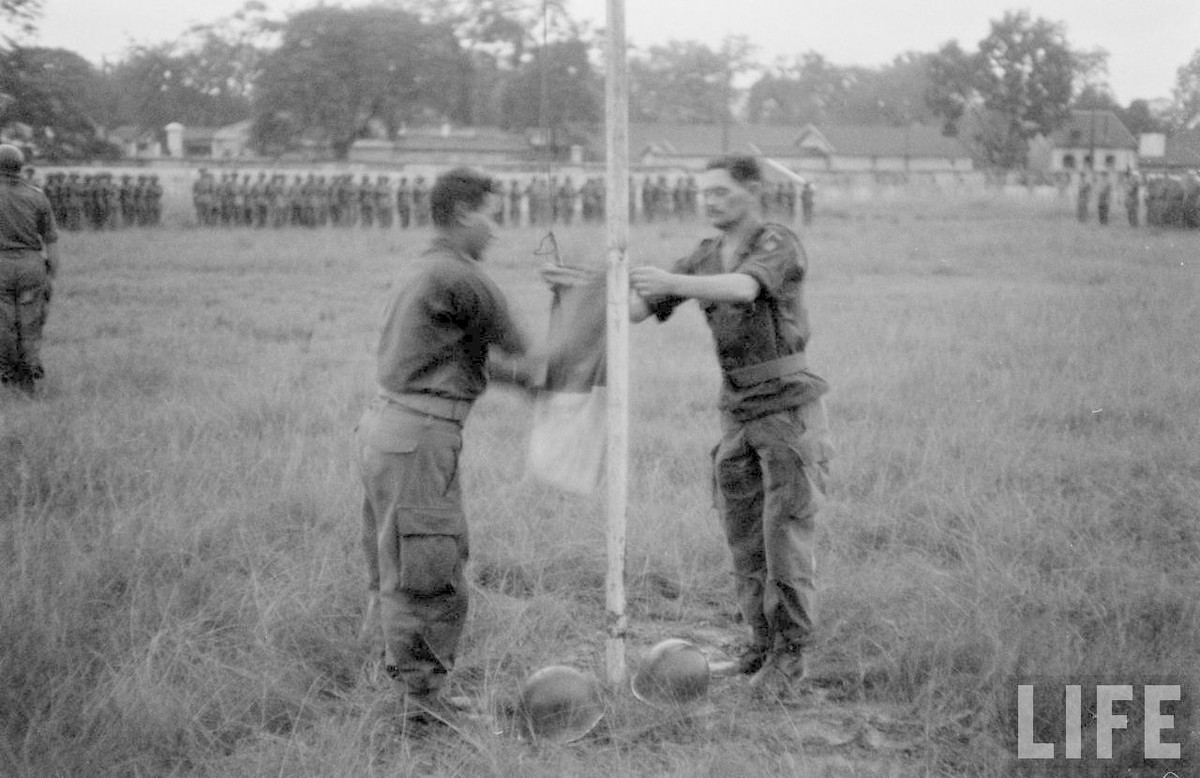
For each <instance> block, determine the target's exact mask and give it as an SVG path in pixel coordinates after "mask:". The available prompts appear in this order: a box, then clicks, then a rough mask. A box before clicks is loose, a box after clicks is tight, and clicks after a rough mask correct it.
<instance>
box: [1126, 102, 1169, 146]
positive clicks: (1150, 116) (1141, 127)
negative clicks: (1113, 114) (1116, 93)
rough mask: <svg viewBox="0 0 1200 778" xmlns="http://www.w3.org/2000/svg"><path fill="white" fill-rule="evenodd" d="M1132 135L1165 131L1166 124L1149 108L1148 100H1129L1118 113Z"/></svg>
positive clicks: (1166, 128)
mask: <svg viewBox="0 0 1200 778" xmlns="http://www.w3.org/2000/svg"><path fill="white" fill-rule="evenodd" d="M1118 115H1119V116H1120V117H1121V121H1122V122H1123V123H1124V124H1125V127H1126V128H1128V130H1129V131H1130V132H1132V133H1133V134H1134V137H1137V136H1138V135H1142V134H1143V133H1148V132H1166V131H1167V130H1168V124H1167V123H1166V122H1164V121H1163V120H1162V119H1161V118H1160V117H1158V116H1156V115H1155V114H1154V112H1153V111H1152V110H1150V101H1149V100H1144V99H1137V100H1131V101H1130V103H1129V106H1128V107H1127V108H1125V109H1124V110H1123V111H1121V112H1120V113H1119V114H1118Z"/></svg>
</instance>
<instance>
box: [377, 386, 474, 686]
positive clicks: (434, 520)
mask: <svg viewBox="0 0 1200 778" xmlns="http://www.w3.org/2000/svg"><path fill="white" fill-rule="evenodd" d="M463 416H465V413H464V414H463ZM356 437H357V443H358V452H359V471H360V474H361V477H362V482H363V487H364V490H365V496H364V499H363V504H362V518H363V527H362V529H363V536H362V543H363V550H364V552H365V555H366V560H367V573H368V595H369V599H368V604H367V613H366V615H365V618H364V620H363V626H362V631H361V632H360V639H361V640H362V641H363V642H364V643H365V644H366V646H367V648H368V650H370V651H372V653H373V654H374V656H378V654H379V651H380V649H382V651H383V653H384V661H385V663H386V666H387V668H388V672H389V673H391V674H392V675H393V676H394V677H395V678H397V679H398V680H399V681H401V682H402V683H403V685H404V686H405V688H406V690H407V691H408V692H409V693H411V694H417V695H423V694H430V693H434V692H436V691H437V690H438V689H439V688H441V686H442V685H443V683H444V682H445V680H446V675H447V674H448V673H449V671H450V669H451V668H452V667H453V665H454V657H455V651H456V649H457V646H458V641H459V638H460V636H461V635H462V630H463V627H464V625H465V624H466V617H467V604H468V602H467V582H466V578H465V576H464V572H463V570H464V566H465V564H466V561H467V553H468V543H467V523H466V517H465V516H464V514H463V509H462V494H461V490H460V487H459V479H458V458H459V452H460V451H461V449H462V421H461V419H460V420H458V421H455V420H451V419H443V418H436V417H433V416H429V415H426V414H422V413H417V412H414V411H411V410H408V409H406V408H404V407H403V406H401V405H399V404H397V403H396V402H394V401H389V400H387V399H384V398H379V399H376V400H375V401H374V402H373V403H372V404H371V406H370V407H369V408H368V409H367V410H366V412H365V413H364V414H363V416H362V419H361V420H360V422H359V426H358V430H357V435H356Z"/></svg>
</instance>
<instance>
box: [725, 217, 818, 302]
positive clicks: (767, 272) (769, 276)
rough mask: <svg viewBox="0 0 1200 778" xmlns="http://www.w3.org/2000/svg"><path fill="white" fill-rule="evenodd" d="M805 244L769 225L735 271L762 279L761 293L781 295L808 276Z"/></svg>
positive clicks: (759, 283)
mask: <svg viewBox="0 0 1200 778" xmlns="http://www.w3.org/2000/svg"><path fill="white" fill-rule="evenodd" d="M807 262H808V260H807V257H806V256H805V254H804V247H803V246H801V245H800V242H799V241H798V240H796V238H795V237H794V236H793V235H791V234H790V233H789V232H788V231H786V230H783V229H777V228H774V227H768V228H767V229H765V230H763V232H762V234H760V235H759V236H758V238H757V239H756V240H755V243H754V247H753V249H752V251H751V253H750V254H749V256H747V257H746V259H745V260H744V261H743V262H742V263H741V265H739V266H738V268H737V270H736V271H735V272H738V273H745V274H746V275H748V276H750V277H751V278H753V279H754V280H755V281H757V282H758V285H759V294H760V295H761V296H764V297H771V298H776V299H778V298H781V297H783V296H785V295H786V294H788V290H789V289H790V288H791V287H792V286H793V285H795V284H796V283H799V282H800V281H801V280H802V279H803V278H804V269H805V266H806V265H807Z"/></svg>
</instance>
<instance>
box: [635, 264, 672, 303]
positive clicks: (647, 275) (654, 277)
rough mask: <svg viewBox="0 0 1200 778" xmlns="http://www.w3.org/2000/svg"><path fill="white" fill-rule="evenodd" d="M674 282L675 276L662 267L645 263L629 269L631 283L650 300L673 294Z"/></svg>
mask: <svg viewBox="0 0 1200 778" xmlns="http://www.w3.org/2000/svg"><path fill="white" fill-rule="evenodd" d="M673 282H674V276H672V275H671V274H670V273H668V272H667V271H665V270H663V269H662V268H657V267H651V266H649V265H643V266H641V267H635V268H633V269H632V270H630V271H629V285H630V286H631V287H633V290H634V291H635V292H637V293H638V294H639V295H641V296H642V297H644V298H646V299H648V300H652V299H654V298H657V297H667V296H668V295H671V294H673V293H674V284H673Z"/></svg>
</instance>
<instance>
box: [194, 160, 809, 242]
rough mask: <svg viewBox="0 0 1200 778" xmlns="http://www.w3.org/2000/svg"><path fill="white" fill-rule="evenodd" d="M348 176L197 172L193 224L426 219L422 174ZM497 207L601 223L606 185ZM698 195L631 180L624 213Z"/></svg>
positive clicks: (651, 210)
mask: <svg viewBox="0 0 1200 778" xmlns="http://www.w3.org/2000/svg"><path fill="white" fill-rule="evenodd" d="M355 179H356V177H355V176H354V175H353V174H348V173H347V174H338V175H334V176H330V177H326V176H324V175H318V174H315V173H310V174H308V175H307V176H304V175H294V176H292V177H291V179H290V180H289V178H288V176H287V175H285V174H282V173H274V174H271V175H270V176H269V177H268V174H267V173H265V172H260V173H258V174H257V177H256V176H254V175H253V174H239V173H237V172H229V173H223V174H220V177H219V178H218V177H217V176H216V175H214V174H212V173H209V172H208V171H206V170H201V171H200V176H199V178H198V179H197V180H196V181H195V182H194V184H193V186H192V202H193V207H194V208H195V213H196V221H197V222H198V223H199V224H201V225H203V226H225V227H239V226H242V227H267V226H270V227H277V228H278V227H285V226H297V227H323V226H327V225H332V226H338V227H352V226H362V227H374V226H379V227H382V228H391V227H392V226H393V224H397V223H398V225H399V226H400V228H401V229H407V228H409V227H424V226H427V225H428V224H429V223H430V213H429V187H428V185H427V184H426V182H425V179H424V177H422V176H416V177H415V178H414V179H413V180H412V182H411V183H410V182H409V179H408V178H407V177H401V178H399V180H398V182H397V184H396V185H395V186H393V185H392V183H391V180H390V177H389V176H386V175H379V176H376V177H374V178H372V177H371V176H369V175H363V176H361V178H359V179H358V180H355ZM502 189H503V197H502V198H501V199H502V201H503V207H502V208H501V209H500V211H499V212H498V213H497V214H496V218H497V220H498V221H499V222H500V223H501V224H504V223H509V224H514V225H519V224H528V225H532V226H539V225H540V226H546V225H550V224H567V225H569V224H572V223H574V222H577V221H578V222H583V223H600V222H603V221H604V218H605V186H604V180H603V179H602V178H589V179H587V180H586V181H585V182H584V183H583V184H582V185H580V186H578V187H576V186H575V184H574V183H573V182H572V180H571V178H570V177H569V176H567V177H565V178H563V179H562V180H561V181H560V180H559V179H558V178H557V177H549V178H546V177H535V178H532V179H529V180H525V181H520V180H511V181H509V182H507V183H506V184H503V186H502ZM697 202H698V192H697V189H696V182H695V179H694V178H693V177H692V176H686V177H680V178H677V179H676V180H675V182H674V183H670V182H668V180H667V178H666V176H658V177H657V178H654V177H651V176H647V177H645V178H644V179H643V180H642V182H641V184H640V185H639V184H638V182H636V181H635V180H634V179H633V178H632V177H631V178H630V213H629V215H630V218H631V219H632V220H633V221H641V222H656V221H666V220H669V219H691V218H694V217H695V216H696V215H697ZM798 202H799V203H800V204H801V205H802V206H803V209H804V213H805V215H806V221H807V220H808V219H810V218H811V213H812V187H811V186H805V187H803V188H802V189H800V190H798V189H797V187H796V185H795V184H793V183H791V182H788V183H786V184H779V185H777V186H775V187H768V188H767V189H765V190H764V192H763V202H762V205H763V208H764V210H765V211H766V212H767V213H773V214H778V215H780V216H783V215H787V216H788V217H789V218H791V219H794V218H795V216H796V208H797V204H798Z"/></svg>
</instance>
